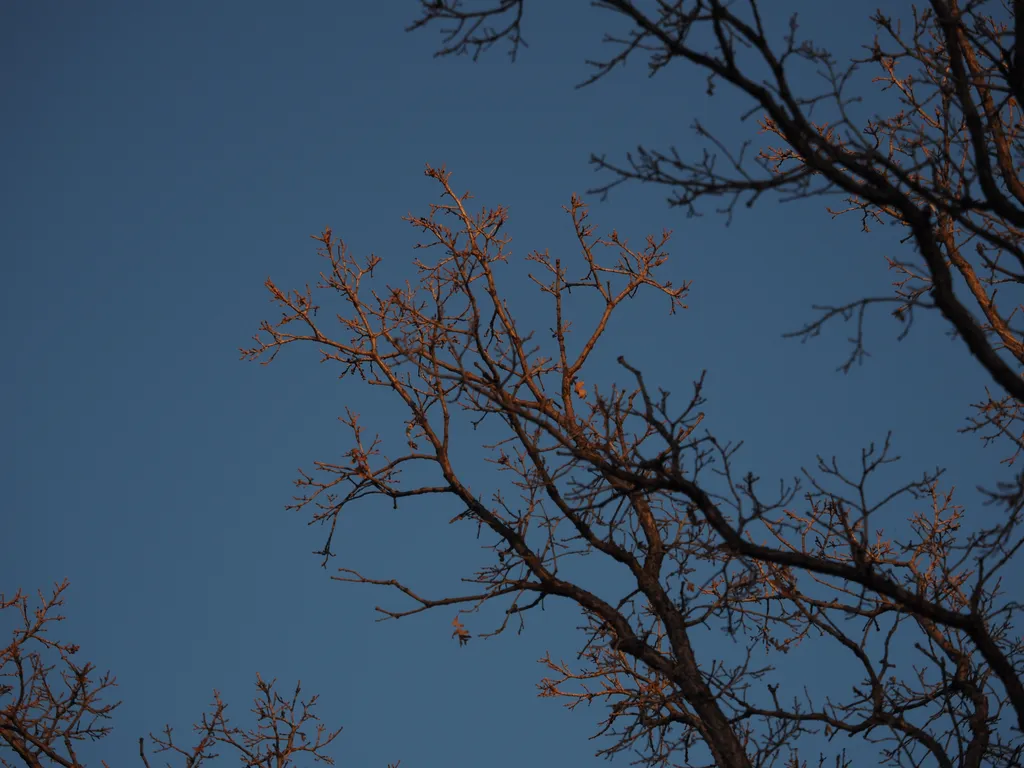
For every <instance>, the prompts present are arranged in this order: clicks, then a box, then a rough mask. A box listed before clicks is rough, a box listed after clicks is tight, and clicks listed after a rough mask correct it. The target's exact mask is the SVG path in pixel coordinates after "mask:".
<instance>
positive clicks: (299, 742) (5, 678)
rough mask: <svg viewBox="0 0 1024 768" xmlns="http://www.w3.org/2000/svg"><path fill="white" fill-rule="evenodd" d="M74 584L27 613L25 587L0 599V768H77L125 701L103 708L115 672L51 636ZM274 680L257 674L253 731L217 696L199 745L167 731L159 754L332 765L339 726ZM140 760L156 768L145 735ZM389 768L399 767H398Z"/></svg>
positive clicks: (267, 767)
mask: <svg viewBox="0 0 1024 768" xmlns="http://www.w3.org/2000/svg"><path fill="white" fill-rule="evenodd" d="M68 586H69V584H68V581H67V580H65V581H63V582H62V583H60V584H57V585H55V586H54V588H53V592H52V593H51V594H50V596H49V597H47V596H46V595H44V594H42V593H40V595H39V606H38V607H37V608H35V609H34V610H30V609H29V600H28V596H27V595H26V594H24V593H22V592H21V591H19V592H17V593H16V594H15V595H14V596H13V597H12V598H10V599H7V598H5V597H4V596H3V595H0V610H13V611H14V612H16V613H18V614H20V618H21V621H20V624H21V626H20V627H17V628H16V629H15V630H14V635H13V639H12V641H11V644H10V645H8V646H7V647H6V648H3V649H0V765H3V766H14V765H19V764H20V765H25V766H30V768H41V766H51V765H55V766H64V768H80V766H82V765H83V764H82V763H81V762H80V758H79V747H80V745H81V743H82V742H89V741H98V740H100V739H103V738H105V737H107V736H109V735H110V733H111V730H112V728H111V726H110V725H109V720H110V719H111V714H112V713H113V711H114V710H115V709H116V708H117V707H118V706H119V705H120V703H121V702H113V703H105V702H104V698H105V697H106V696H108V695H109V694H110V693H111V692H112V691H111V689H112V688H114V687H115V686H116V682H115V680H114V678H113V677H112V676H111V675H110V673H107V674H105V675H101V676H97V675H96V674H95V671H96V668H95V666H94V665H93V664H91V663H88V662H86V663H84V664H79V663H77V662H76V661H75V660H74V659H73V658H72V657H73V656H75V655H76V654H77V653H78V651H79V647H78V646H77V645H72V644H70V643H65V642H62V641H60V640H55V639H53V638H52V637H51V636H50V630H51V628H52V625H53V624H54V623H56V622H60V621H63V620H64V616H62V615H60V614H58V613H57V611H58V610H59V609H60V608H61V606H63V604H64V593H65V592H66V591H67V589H68ZM274 684H275V681H271V682H269V683H268V682H265V681H264V680H263V679H262V678H261V677H260V676H259V675H256V688H257V691H258V694H257V696H256V698H255V700H254V703H253V708H252V713H253V714H254V715H255V717H256V726H255V727H254V728H250V729H242V728H239V727H238V726H236V725H233V724H232V723H231V720H230V718H229V717H228V715H227V705H226V704H225V703H224V701H223V700H222V699H221V697H220V694H219V693H218V692H217V691H214V692H213V703H212V705H211V711H210V712H209V713H208V714H204V715H203V716H202V719H201V720H200V722H199V723H197V724H196V725H194V726H193V731H194V732H195V735H196V737H197V738H196V741H195V743H194V744H192V745H191V746H188V747H184V746H182V745H181V743H180V741H179V742H175V740H174V733H173V729H172V728H171V727H170V726H165V727H164V730H163V732H162V735H160V736H156V735H153V734H150V740H151V742H152V745H153V746H154V747H155V750H154V754H160V753H170V754H171V755H174V756H175V757H176V758H177V759H176V762H175V763H171V762H167V763H165V764H166V765H168V766H170V765H174V764H177V765H183V766H187V768H199V766H201V765H203V764H204V763H206V761H208V760H211V759H213V758H216V757H219V756H220V754H221V750H226V751H227V753H228V754H235V755H237V756H238V758H239V759H240V760H241V761H242V763H243V765H246V766H252V768H287V766H294V765H296V764H297V763H296V760H297V759H299V757H300V756H309V757H311V758H312V760H313V761H315V762H324V763H326V764H328V765H334V759H333V758H332V757H330V756H328V755H327V754H326V753H325V752H324V748H325V747H327V746H328V745H329V744H330V743H331V742H332V741H334V739H335V738H336V737H337V736H338V734H339V733H340V732H341V729H340V728H339V729H338V730H336V731H328V730H327V728H326V727H325V726H324V725H323V723H321V722H320V721H319V718H318V717H317V716H316V715H315V714H314V713H313V709H314V708H315V706H316V703H317V698H318V697H317V696H313V697H311V698H309V699H300V698H299V694H300V693H301V690H302V688H301V684H297V685H296V686H295V692H294V694H293V695H292V697H291V698H290V699H287V698H285V697H283V696H282V695H281V694H280V693H278V692H276V691H275V690H274ZM8 751H10V752H13V753H14V755H16V756H17V757H18V758H19V761H18V762H17V763H15V762H12V761H11V760H10V759H8V756H7V754H6V753H7V752H8ZM139 758H140V761H141V763H142V765H144V766H145V768H150V762H149V758H148V756H147V755H146V750H145V739H142V738H140V739H139ZM103 765H104V766H105V765H107V763H106V762H103ZM389 768H397V764H395V766H389Z"/></svg>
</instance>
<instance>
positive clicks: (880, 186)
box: [410, 0, 1024, 503]
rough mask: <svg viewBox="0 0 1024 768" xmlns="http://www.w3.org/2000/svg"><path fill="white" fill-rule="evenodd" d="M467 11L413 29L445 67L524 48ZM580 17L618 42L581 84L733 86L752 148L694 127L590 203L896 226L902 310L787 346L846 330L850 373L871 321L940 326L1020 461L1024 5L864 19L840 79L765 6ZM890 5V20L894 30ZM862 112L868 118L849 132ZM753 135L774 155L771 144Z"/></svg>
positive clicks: (622, 7)
mask: <svg viewBox="0 0 1024 768" xmlns="http://www.w3.org/2000/svg"><path fill="white" fill-rule="evenodd" d="M470 5H471V6H472V7H470V8H466V7H464V6H465V3H463V2H461V1H460V0H439V1H436V2H435V1H434V0H421V6H422V12H421V15H420V17H419V18H417V19H416V20H415V21H414V22H413V23H412V24H411V25H410V29H419V28H423V27H427V26H430V25H435V24H440V25H441V29H442V30H443V45H442V47H441V48H440V49H439V50H438V55H442V56H443V55H449V54H464V53H471V54H472V55H473V57H474V58H476V57H478V56H479V55H480V54H481V53H482V52H483V51H485V50H487V49H488V48H490V47H491V46H493V45H495V44H497V43H499V42H506V43H508V45H509V46H510V51H511V53H512V54H513V56H514V55H515V53H516V52H517V51H518V49H519V47H520V45H523V44H524V39H523V37H522V24H523V20H524V7H525V6H526V5H527V3H526V0H483V1H482V2H479V3H472V4H470ZM590 5H591V6H593V7H594V8H595V9H597V10H598V11H606V12H611V13H612V14H613V15H614V16H616V17H618V20H619V21H622V22H625V29H624V31H622V32H621V33H609V34H607V35H606V36H605V41H604V42H605V43H606V44H608V45H609V46H610V47H611V49H612V53H611V54H610V55H608V56H606V57H604V58H598V59H596V60H594V61H591V62H589V63H590V64H591V65H592V66H593V68H594V72H593V75H592V76H591V77H590V78H588V79H587V80H586V81H585V82H584V83H582V84H581V85H591V84H593V83H596V82H598V81H599V80H601V78H603V77H604V76H605V75H606V74H607V73H608V72H610V71H611V70H612V69H614V68H616V67H618V66H620V65H622V64H624V63H625V62H626V61H627V59H629V58H631V57H634V56H647V57H648V67H649V73H650V74H651V75H664V73H666V72H669V71H672V70H673V68H676V67H680V66H683V67H691V68H694V69H696V71H698V72H700V73H702V74H704V75H705V76H706V77H707V84H708V90H709V92H710V93H713V92H714V90H715V88H716V87H717V86H718V84H720V83H726V84H727V85H729V86H731V87H732V88H733V89H735V90H737V91H738V92H740V93H741V94H743V95H744V96H745V97H747V98H748V99H749V101H748V105H749V106H748V108H746V109H745V110H744V112H743V113H742V114H741V115H739V116H738V117H739V118H740V119H741V120H742V121H744V122H746V121H748V119H749V118H752V117H753V118H756V122H757V125H756V126H751V128H752V129H753V130H752V131H751V137H750V139H748V140H747V141H745V142H744V143H743V144H742V145H741V146H732V147H731V146H728V145H727V144H726V142H724V141H723V140H720V139H718V138H716V136H714V135H713V134H712V133H711V132H710V131H709V130H708V129H707V128H706V127H705V126H704V125H703V124H702V123H701V122H700V121H699V120H695V121H694V123H693V130H694V133H695V135H696V140H697V143H699V144H703V145H704V146H703V147H702V148H701V151H700V152H698V153H697V157H695V158H694V159H692V160H690V159H687V158H686V157H685V155H684V154H682V153H680V151H678V150H677V149H675V148H669V149H667V150H652V149H646V148H644V147H638V148H637V150H636V152H635V153H631V154H628V155H627V157H626V161H625V162H624V163H615V162H612V161H609V160H607V159H606V156H605V155H593V156H592V157H591V162H592V163H593V164H594V165H596V166H597V167H598V168H599V169H603V170H605V171H608V172H610V173H611V174H612V176H613V177H614V178H613V180H612V181H610V182H608V183H606V184H605V185H603V186H601V187H599V188H598V190H597V191H600V192H602V193H607V192H608V191H609V190H610V189H611V188H613V187H615V186H616V185H618V184H621V183H623V182H626V181H631V180H635V181H640V182H647V183H653V184H658V185H662V186H665V187H666V188H668V189H669V190H670V198H669V202H670V204H671V205H674V206H681V207H683V208H684V209H686V210H687V212H688V213H690V214H698V215H699V213H700V212H701V210H702V204H704V203H706V202H707V199H709V198H710V199H713V200H718V201H720V203H719V204H718V207H717V209H716V210H718V211H720V212H723V213H726V214H727V215H728V216H729V217H730V218H731V217H732V215H733V213H734V209H735V207H736V205H737V203H739V202H743V203H744V204H745V205H747V206H751V205H753V204H754V203H755V202H756V201H757V200H758V199H759V198H760V197H761V196H762V195H764V194H765V193H776V194H778V195H779V196H780V197H781V199H783V200H793V199H801V198H809V197H816V196H826V197H838V198H842V199H843V204H841V205H833V206H831V207H829V209H828V210H829V211H830V212H831V213H833V214H834V215H840V214H849V213H853V214H857V215H859V216H860V217H861V221H862V223H863V227H864V229H865V230H867V229H868V228H869V226H871V225H873V224H876V223H895V224H897V225H898V226H900V227H902V228H903V229H905V230H906V233H907V241H908V243H909V244H911V245H912V247H911V248H908V249H907V251H908V253H907V256H906V258H895V257H890V258H888V261H889V265H890V267H892V268H893V269H895V270H897V272H898V273H899V274H900V276H901V277H900V280H899V282H898V283H897V290H896V292H895V295H887V296H879V297H868V298H857V299H855V300H853V301H851V302H850V303H848V304H846V305H843V306H838V307H817V308H816V309H819V310H821V312H822V316H821V317H820V318H819V319H817V320H816V321H814V322H810V323H808V324H807V326H806V327H804V328H803V329H802V330H800V331H798V332H797V333H795V334H794V335H799V336H803V337H805V338H806V337H809V336H813V335H816V334H817V333H818V332H819V331H820V329H821V327H822V325H823V323H825V322H827V321H828V320H831V319H833V318H836V317H845V318H846V319H850V318H852V317H856V318H857V326H858V332H857V335H856V340H855V344H854V347H853V350H852V354H851V357H850V359H849V360H847V362H846V364H845V365H844V368H846V369H848V368H849V366H850V365H851V364H852V363H853V362H855V361H857V360H859V359H860V358H861V356H862V355H863V352H864V347H863V318H864V313H865V311H866V310H867V308H868V307H870V306H872V305H876V304H881V303H895V304H896V308H895V310H894V311H893V314H894V315H895V316H896V317H897V318H899V319H900V320H902V321H904V322H906V323H907V328H908V329H909V324H910V322H911V321H912V319H913V313H914V311H915V310H916V309H937V310H938V311H939V312H941V314H942V316H943V317H944V318H945V320H946V321H947V322H948V323H949V325H950V327H951V330H952V331H953V332H954V333H955V334H956V335H958V336H959V337H960V338H961V339H962V340H963V342H964V343H965V344H966V345H967V347H968V349H969V350H970V353H971V354H972V355H973V356H974V358H975V359H976V360H977V361H978V363H979V364H980V365H981V366H982V368H983V369H984V370H985V371H986V372H987V373H988V375H989V376H990V377H991V379H992V382H993V383H994V384H995V385H996V387H997V389H998V392H997V393H995V394H993V393H988V392H986V394H985V397H984V399H983V400H981V401H980V402H979V403H978V404H976V405H975V409H976V412H977V415H976V417H975V418H974V419H973V422H972V424H971V426H969V427H968V428H967V429H968V430H970V431H976V432H979V433H980V434H982V435H983V437H984V438H985V439H987V440H991V439H1007V440H1009V441H1010V444H1011V451H1012V454H1013V455H1016V453H1017V452H1018V451H1019V450H1020V448H1021V445H1022V442H1021V441H1022V439H1024V430H1022V424H1021V421H1020V418H1021V414H1020V411H1019V408H1020V403H1021V402H1024V381H1022V379H1021V376H1020V368H1021V364H1022V363H1024V342H1022V336H1021V328H1020V326H1019V323H1017V322H1016V321H1014V316H1015V313H1016V309H1017V306H1018V304H1019V302H1020V295H1019V288H1020V284H1021V282H1022V280H1024V272H1022V265H1024V247H1022V242H1021V232H1022V227H1024V183H1022V182H1021V180H1020V170H1021V162H1022V143H1021V142H1022V135H1021V129H1022V125H1024V124H1022V120H1021V101H1022V99H1024V3H1022V2H1021V0H967V1H966V2H963V1H961V0H930V2H927V3H923V4H921V5H920V6H918V5H911V4H909V3H899V4H893V3H887V4H885V8H886V12H883V11H881V10H879V11H877V12H876V13H875V14H873V15H872V16H871V17H870V20H871V22H872V23H873V24H874V27H875V30H876V34H875V36H874V39H873V40H871V41H870V42H867V44H866V45H864V46H863V50H864V55H863V56H862V57H861V58H857V59H853V60H851V61H848V62H845V63H844V62H840V61H839V60H837V58H836V57H835V56H834V55H833V54H832V53H830V52H829V50H827V49H825V48H823V47H821V46H819V45H817V44H815V43H814V42H813V41H812V40H810V39H809V38H806V37H802V36H801V31H800V28H799V25H798V23H797V21H798V19H797V16H796V15H795V14H793V15H792V16H791V17H789V23H788V25H786V28H785V29H783V30H781V34H778V35H775V34H773V33H772V31H771V29H772V23H771V22H772V20H773V19H781V18H784V17H785V13H786V12H785V10H784V9H783V8H781V7H779V6H778V4H775V3H773V4H771V5H770V6H765V4H763V3H759V2H757V0H746V2H721V1H720V0H685V1H681V0H674V1H673V2H666V1H665V0H660V1H658V2H653V1H652V2H630V0H601V2H593V3H591V4H590ZM894 6H898V7H899V12H900V16H894V15H892V13H893V8H894ZM580 12H581V13H582V12H583V11H582V10H581V11H580ZM776 37H777V38H778V42H777V44H776V43H774V42H773V38H776ZM801 69H803V70H809V71H813V72H815V73H816V74H819V75H821V77H820V78H819V81H820V82H823V83H825V85H824V87H823V88H822V90H820V91H815V92H807V93H801V91H800V89H799V88H797V87H796V85H795V84H794V78H793V75H794V73H796V72H799V71H801ZM691 71H693V70H691ZM865 76H868V77H870V83H868V84H867V85H866V86H865V84H864V82H863V81H864V78H865ZM865 105H866V106H865ZM865 108H866V110H869V111H870V114H869V115H868V116H867V117H864V118H860V119H858V118H857V117H856V115H857V114H858V113H860V112H863V111H865ZM761 133H767V134H768V135H769V136H770V137H772V138H777V139H778V141H779V144H778V145H775V146H773V145H770V144H766V143H764V142H763V141H762V140H761V139H760V138H759V137H758V134H761ZM997 296H998V299H999V300H998V301H997ZM1022 489H1024V480H1022V478H1021V477H1019V476H1018V478H1017V481H1016V483H1015V484H1014V487H1012V488H1008V489H1006V490H1007V491H1008V495H1010V501H1011V502H1014V503H1015V502H1017V501H1019V498H1018V497H1019V495H1020V493H1021V492H1022ZM1010 492H1012V494H1010Z"/></svg>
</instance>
